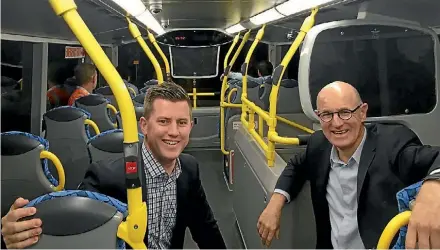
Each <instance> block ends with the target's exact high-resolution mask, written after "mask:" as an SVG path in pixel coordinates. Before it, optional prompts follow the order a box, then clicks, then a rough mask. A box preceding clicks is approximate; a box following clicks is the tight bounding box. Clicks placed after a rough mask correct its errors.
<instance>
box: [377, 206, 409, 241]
mask: <svg viewBox="0 0 440 250" xmlns="http://www.w3.org/2000/svg"><path fill="white" fill-rule="evenodd" d="M410 217H411V211H405V212H402V213H400V214H398V215H396V216H395V217H394V218H393V219H391V221H390V222H388V224H387V226H386V227H385V229H384V230H383V232H382V235H381V236H380V238H379V243H378V244H377V249H390V244H391V242H392V241H393V238H394V236H396V234H397V233H398V232H399V230H400V228H401V227H404V226H406V225H408V223H409V219H410Z"/></svg>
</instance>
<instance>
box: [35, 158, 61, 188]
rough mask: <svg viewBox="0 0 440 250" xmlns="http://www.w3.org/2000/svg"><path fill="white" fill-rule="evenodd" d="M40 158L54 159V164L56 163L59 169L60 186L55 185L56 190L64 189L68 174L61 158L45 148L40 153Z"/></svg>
mask: <svg viewBox="0 0 440 250" xmlns="http://www.w3.org/2000/svg"><path fill="white" fill-rule="evenodd" d="M40 159H48V160H50V161H52V163H53V165H55V168H56V169H57V173H58V186H56V187H54V190H55V191H56V192H58V191H61V190H63V189H64V185H65V184H66V175H65V173H64V168H63V165H62V164H61V161H60V159H58V157H57V156H56V155H54V154H53V153H51V152H49V151H46V150H43V151H41V153H40Z"/></svg>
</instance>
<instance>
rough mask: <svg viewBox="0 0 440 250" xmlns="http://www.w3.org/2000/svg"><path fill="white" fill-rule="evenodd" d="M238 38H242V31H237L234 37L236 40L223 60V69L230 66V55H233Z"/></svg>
mask: <svg viewBox="0 0 440 250" xmlns="http://www.w3.org/2000/svg"><path fill="white" fill-rule="evenodd" d="M238 40H240V32H238V33H237V35H236V36H235V37H234V40H233V41H232V44H231V46H229V49H228V52H227V53H226V56H225V59H224V60H223V69H226V67H228V61H229V57H230V56H231V53H232V51H233V50H234V48H235V45H236V44H237V43H238ZM225 77H227V76H225Z"/></svg>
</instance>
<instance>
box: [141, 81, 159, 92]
mask: <svg viewBox="0 0 440 250" xmlns="http://www.w3.org/2000/svg"><path fill="white" fill-rule="evenodd" d="M157 84H159V81H158V80H156V79H151V80H148V81H147V82H146V83H144V85H145V87H143V88H141V90H140V92H141V93H145V92H147V89H148V88H150V87H151V86H153V85H157Z"/></svg>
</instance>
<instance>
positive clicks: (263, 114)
mask: <svg viewBox="0 0 440 250" xmlns="http://www.w3.org/2000/svg"><path fill="white" fill-rule="evenodd" d="M241 102H242V103H243V104H245V105H247V106H248V107H249V109H251V110H253V111H255V113H257V114H258V115H259V116H261V117H262V118H263V119H264V120H265V121H266V122H268V121H269V120H270V116H269V114H268V113H266V111H264V110H263V109H261V108H260V107H258V106H257V105H255V104H254V103H253V102H251V101H249V100H248V99H247V98H242V99H241Z"/></svg>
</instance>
